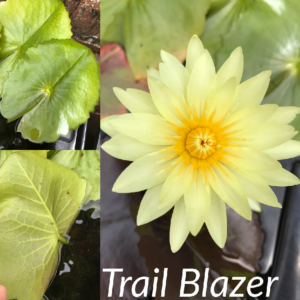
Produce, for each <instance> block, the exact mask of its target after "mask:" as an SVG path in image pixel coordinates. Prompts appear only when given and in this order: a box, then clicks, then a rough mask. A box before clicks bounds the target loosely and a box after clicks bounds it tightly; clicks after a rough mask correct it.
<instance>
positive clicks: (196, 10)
mask: <svg viewBox="0 0 300 300" xmlns="http://www.w3.org/2000/svg"><path fill="white" fill-rule="evenodd" d="M209 4H210V0H201V1H198V0H190V1H186V0H164V1H162V0H145V1H111V0H103V1H102V3H101V5H102V8H101V9H102V10H101V15H102V16H103V17H104V19H102V21H101V24H102V26H103V27H102V29H101V41H102V42H104V43H107V42H108V43H111V42H117V43H121V44H123V45H124V46H125V49H126V54H127V57H128V60H129V63H130V66H131V68H132V70H133V73H134V75H135V78H136V79H141V78H145V77H146V69H147V67H157V66H158V64H159V62H160V61H161V59H160V50H161V49H163V50H165V51H167V52H169V53H171V54H173V55H175V56H176V57H177V58H178V59H179V60H181V61H183V60H184V59H185V57H186V45H187V44H188V42H189V40H190V38H191V36H192V35H193V34H198V35H200V34H201V32H202V30H203V27H204V22H205V14H206V12H207V9H208V7H209ZM123 41H124V42H123Z"/></svg>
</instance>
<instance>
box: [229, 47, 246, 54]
mask: <svg viewBox="0 0 300 300" xmlns="http://www.w3.org/2000/svg"><path fill="white" fill-rule="evenodd" d="M235 53H239V54H243V49H242V47H241V46H239V47H237V48H235V49H234V50H233V51H232V53H231V55H232V54H235Z"/></svg>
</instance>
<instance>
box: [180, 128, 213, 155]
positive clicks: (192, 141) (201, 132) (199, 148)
mask: <svg viewBox="0 0 300 300" xmlns="http://www.w3.org/2000/svg"><path fill="white" fill-rule="evenodd" d="M216 146H217V140H216V136H215V134H214V133H213V132H211V131H210V130H209V129H208V128H202V127H198V128H196V129H194V130H192V131H191V132H190V133H189V134H188V136H187V139H186V149H187V150H188V152H189V153H190V155H191V156H193V157H197V158H201V159H206V158H207V157H208V156H210V155H211V154H213V153H214V152H215V151H216Z"/></svg>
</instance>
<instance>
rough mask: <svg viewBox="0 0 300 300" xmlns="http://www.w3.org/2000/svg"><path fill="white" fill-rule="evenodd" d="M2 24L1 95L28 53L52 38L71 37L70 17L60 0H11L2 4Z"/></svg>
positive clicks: (0, 4) (0, 54)
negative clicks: (17, 66)
mask: <svg viewBox="0 0 300 300" xmlns="http://www.w3.org/2000/svg"><path fill="white" fill-rule="evenodd" d="M0 20H1V22H2V24H3V31H2V38H1V39H0V48H1V52H0V94H2V85H3V82H4V80H6V79H7V77H8V73H9V72H10V71H12V70H13V68H14V66H15V65H16V63H17V62H18V61H19V60H20V59H22V58H23V57H24V54H25V52H26V50H27V49H28V48H30V47H35V46H37V45H38V44H39V43H42V42H44V41H49V40H51V39H53V38H56V39H67V38H70V37H71V36H72V32H71V25H70V23H71V21H70V18H69V14H68V12H67V10H66V9H65V7H64V5H63V3H62V1H61V0H43V1H41V0H8V1H7V2H0Z"/></svg>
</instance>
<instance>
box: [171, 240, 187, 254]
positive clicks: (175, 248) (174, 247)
mask: <svg viewBox="0 0 300 300" xmlns="http://www.w3.org/2000/svg"><path fill="white" fill-rule="evenodd" d="M184 242H185V241H183V242H182V243H181V242H180V243H178V241H176V243H175V242H171V241H170V246H171V251H172V252H173V253H176V252H178V251H179V250H180V248H181V247H182V245H183V244H184Z"/></svg>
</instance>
